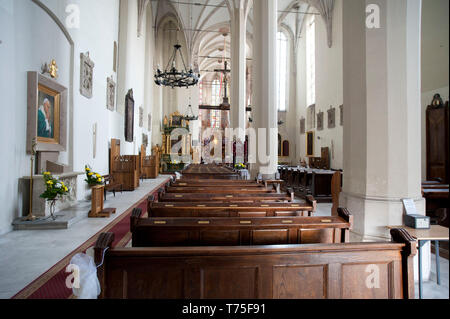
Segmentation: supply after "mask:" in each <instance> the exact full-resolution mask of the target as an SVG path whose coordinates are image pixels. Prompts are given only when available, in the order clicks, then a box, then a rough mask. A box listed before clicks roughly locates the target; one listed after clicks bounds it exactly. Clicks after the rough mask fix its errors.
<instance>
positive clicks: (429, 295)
mask: <svg viewBox="0 0 450 319" xmlns="http://www.w3.org/2000/svg"><path fill="white" fill-rule="evenodd" d="M163 181H164V179H163V178H159V179H157V180H149V181H145V182H144V183H143V185H141V187H140V188H139V189H138V190H136V191H135V192H132V193H124V194H123V195H121V194H117V195H116V197H115V198H114V197H112V195H108V199H107V201H106V202H105V207H116V208H117V214H116V215H114V216H111V217H110V218H108V219H88V218H85V219H83V220H81V221H80V222H78V223H76V224H75V225H73V226H72V227H71V228H70V229H68V230H42V231H14V232H11V233H9V234H6V235H4V236H1V237H0V299H5V298H11V297H12V296H14V295H15V294H16V293H17V292H19V291H20V290H21V289H23V288H24V287H25V286H26V285H28V284H29V283H31V282H32V281H33V280H34V279H36V278H37V277H38V276H40V275H41V274H42V273H44V272H45V271H47V270H48V269H49V268H50V267H51V266H53V265H54V264H56V263H57V262H58V261H60V260H61V259H62V258H64V257H65V256H67V255H68V254H69V253H70V252H72V251H73V250H74V249H76V248H77V247H78V246H80V245H81V244H82V243H84V242H85V241H86V240H88V239H89V238H90V237H92V236H93V235H95V234H96V233H97V232H98V231H100V230H101V229H102V228H103V227H105V226H106V225H107V224H109V223H110V222H111V221H113V220H114V219H115V218H117V217H118V216H120V214H122V213H123V212H125V211H126V210H127V209H128V208H129V207H131V206H132V205H133V204H135V203H136V202H137V201H138V200H140V199H141V198H143V197H144V196H145V195H146V194H147V193H148V192H150V191H151V190H153V189H154V188H155V187H157V186H158V185H159V184H161V183H162V182H163ZM80 207H81V208H83V207H87V208H89V203H87V202H86V203H80ZM330 212H331V204H318V207H317V212H316V216H330ZM431 260H432V265H431V269H432V273H431V280H430V281H427V282H425V283H424V286H423V295H424V298H425V299H448V298H449V262H448V260H446V259H444V258H441V259H440V264H441V285H440V286H439V285H437V284H436V273H435V269H436V267H435V257H434V255H432V259H431ZM416 297H418V285H417V284H416Z"/></svg>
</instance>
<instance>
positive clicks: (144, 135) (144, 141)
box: [142, 134, 148, 147]
mask: <svg viewBox="0 0 450 319" xmlns="http://www.w3.org/2000/svg"><path fill="white" fill-rule="evenodd" d="M142 145H145V147H147V146H148V135H147V134H142Z"/></svg>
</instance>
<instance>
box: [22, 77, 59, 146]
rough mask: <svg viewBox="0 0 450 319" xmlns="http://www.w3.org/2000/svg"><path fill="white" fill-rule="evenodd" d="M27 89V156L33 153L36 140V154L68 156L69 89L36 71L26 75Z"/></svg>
mask: <svg viewBox="0 0 450 319" xmlns="http://www.w3.org/2000/svg"><path fill="white" fill-rule="evenodd" d="M27 85H28V90H27V153H28V154H31V152H32V147H31V146H32V141H33V140H35V141H36V151H37V152H65V151H66V150H67V133H68V132H67V119H68V114H67V103H68V90H67V88H66V87H64V86H62V85H61V84H59V83H58V82H56V81H55V80H54V79H51V78H49V77H46V76H44V75H42V74H39V73H37V72H35V71H29V72H27ZM44 100H46V101H45V103H44ZM44 104H45V106H44Z"/></svg>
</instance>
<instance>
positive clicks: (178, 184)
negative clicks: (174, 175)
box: [170, 179, 265, 188]
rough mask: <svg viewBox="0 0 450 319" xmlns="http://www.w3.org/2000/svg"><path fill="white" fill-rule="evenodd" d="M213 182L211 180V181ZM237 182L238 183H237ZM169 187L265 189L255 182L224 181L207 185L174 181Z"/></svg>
mask: <svg viewBox="0 0 450 319" xmlns="http://www.w3.org/2000/svg"><path fill="white" fill-rule="evenodd" d="M212 180H213V179H212ZM237 182H239V181H237ZM170 186H172V187H220V188H221V187H227V188H230V187H234V188H236V187H238V188H239V187H240V188H242V187H252V188H262V187H265V185H264V184H262V183H256V182H251V183H229V182H228V181H226V182H225V183H208V182H201V183H198V182H185V181H175V182H173V183H172V184H171V185H170Z"/></svg>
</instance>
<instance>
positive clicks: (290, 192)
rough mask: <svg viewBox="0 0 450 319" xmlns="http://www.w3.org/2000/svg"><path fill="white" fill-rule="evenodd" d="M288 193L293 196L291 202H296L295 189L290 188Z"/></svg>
mask: <svg viewBox="0 0 450 319" xmlns="http://www.w3.org/2000/svg"><path fill="white" fill-rule="evenodd" d="M286 191H287V194H288V195H289V196H291V202H294V200H295V192H294V189H293V188H288V189H287V190H286Z"/></svg>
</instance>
